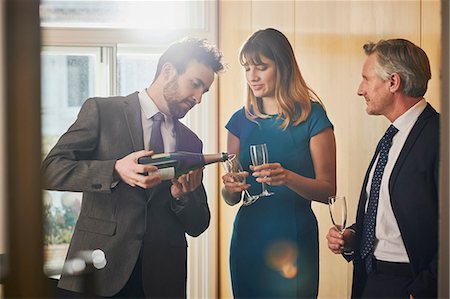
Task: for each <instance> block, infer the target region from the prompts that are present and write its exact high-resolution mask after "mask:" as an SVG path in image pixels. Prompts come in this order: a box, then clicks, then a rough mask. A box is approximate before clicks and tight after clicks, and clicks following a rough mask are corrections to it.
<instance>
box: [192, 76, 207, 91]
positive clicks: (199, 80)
mask: <svg viewBox="0 0 450 299" xmlns="http://www.w3.org/2000/svg"><path fill="white" fill-rule="evenodd" d="M194 80H196V81H197V83H198V84H200V85H201V86H202V87H203V93H207V92H208V91H209V88H207V89H205V87H206V84H205V82H203V80H202V79H200V78H195V79H194Z"/></svg>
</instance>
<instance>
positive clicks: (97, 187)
mask: <svg viewBox="0 0 450 299" xmlns="http://www.w3.org/2000/svg"><path fill="white" fill-rule="evenodd" d="M92 188H93V189H97V190H98V189H101V188H102V184H94V185H92Z"/></svg>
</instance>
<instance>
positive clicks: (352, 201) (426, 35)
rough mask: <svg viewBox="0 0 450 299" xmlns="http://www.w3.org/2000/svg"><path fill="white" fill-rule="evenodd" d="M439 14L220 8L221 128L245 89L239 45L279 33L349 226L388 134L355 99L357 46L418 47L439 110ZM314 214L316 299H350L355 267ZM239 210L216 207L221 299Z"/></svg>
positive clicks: (255, 5) (340, 7)
mask: <svg viewBox="0 0 450 299" xmlns="http://www.w3.org/2000/svg"><path fill="white" fill-rule="evenodd" d="M223 9H224V10H223ZM439 9H440V5H439V1H438V0H422V1H421V0H408V1H403V0H398V1H379V0H372V1H350V0H349V1H308V0H296V1H257V0H254V1H227V0H222V1H220V10H219V12H220V25H219V38H220V46H221V48H222V50H225V51H226V52H225V55H226V58H227V60H228V61H229V62H230V70H229V71H228V73H227V74H225V75H223V76H222V77H221V78H220V79H219V80H220V96H219V100H220V107H221V108H220V124H219V126H220V128H223V127H224V125H225V123H226V121H228V119H229V117H230V116H231V114H232V112H234V111H235V110H236V109H237V108H238V107H241V106H242V105H243V104H244V98H245V81H244V77H243V74H242V70H241V69H240V66H239V64H238V62H237V53H238V51H239V48H240V46H241V44H242V42H243V41H244V40H245V38H246V37H247V36H248V35H249V34H251V33H252V32H253V31H255V30H257V29H260V28H266V27H275V28H277V29H279V30H281V31H283V32H284V33H285V34H286V35H287V36H288V38H289V40H290V41H291V43H292V45H293V46H294V50H295V53H296V57H297V60H298V62H299V64H300V69H301V71H302V74H303V76H304V77H305V80H306V81H307V83H308V84H309V85H310V87H312V88H313V89H314V90H315V91H316V92H317V93H318V95H319V96H320V97H321V99H322V100H323V102H324V104H325V107H326V109H327V113H328V116H329V117H330V119H331V121H332V122H333V124H334V126H335V134H336V140H337V167H338V168H337V175H338V193H340V194H344V195H346V196H347V197H348V205H349V221H348V222H349V223H350V224H351V223H353V222H354V219H355V214H356V205H357V202H358V197H359V192H360V188H361V184H362V179H363V176H364V174H365V171H366V168H367V165H368V163H369V160H370V158H371V157H372V155H373V151H374V149H375V145H376V143H377V142H378V140H379V138H380V137H381V135H382V134H383V132H384V130H385V128H386V126H387V121H386V120H385V118H384V117H375V116H368V115H367V114H366V112H365V108H366V104H365V102H364V100H363V99H362V98H361V97H359V96H358V95H357V94H356V91H357V88H358V85H359V83H360V79H361V68H362V64H363V62H364V59H365V57H366V56H365V54H364V52H363V50H362V45H363V44H364V43H365V42H367V41H374V42H376V41H378V40H380V39H388V38H396V37H399V38H406V39H409V40H411V41H413V42H414V43H416V44H418V45H421V46H422V47H423V48H424V49H425V51H426V52H427V53H428V55H429V57H430V61H431V65H432V73H433V78H432V80H431V81H430V85H429V91H428V93H427V95H426V98H427V100H428V101H430V102H431V103H432V104H433V105H434V106H435V107H436V108H437V109H439V94H440V93H439V88H440V87H439V86H440V81H439V66H440V56H439V55H440V46H439V38H440V27H439V26H440V22H439V21H438V20H439ZM236 68H237V69H239V70H236ZM230 87H233V88H232V90H230ZM220 134H221V135H220V142H221V148H226V131H225V130H224V129H221V131H220ZM313 207H314V211H315V213H316V216H317V218H318V222H319V240H320V287H319V298H346V297H349V296H350V290H351V276H352V265H351V264H348V263H346V262H345V261H344V260H343V259H342V258H340V257H339V256H335V255H334V254H332V253H331V252H330V251H329V250H328V248H327V246H326V238H325V236H326V233H327V231H328V229H329V227H330V226H331V221H330V218H329V213H328V209H327V206H326V205H322V204H316V203H314V204H313ZM236 210H237V209H235V208H230V207H227V206H225V205H223V204H222V205H221V211H220V215H221V229H220V239H221V242H220V250H221V262H220V265H221V271H220V273H221V291H220V294H221V295H222V298H230V297H231V291H230V285H229V277H227V276H226V275H229V270H228V268H227V269H224V267H228V258H229V256H228V254H229V251H228V249H229V238H230V233H231V229H232V222H233V220H234V215H235V212H236Z"/></svg>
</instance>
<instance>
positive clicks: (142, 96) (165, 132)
mask: <svg viewBox="0 0 450 299" xmlns="http://www.w3.org/2000/svg"><path fill="white" fill-rule="evenodd" d="M138 96H139V104H140V105H141V115H142V129H143V130H144V136H143V137H144V148H145V149H146V150H148V149H149V142H150V134H151V131H152V125H153V120H152V117H153V115H155V114H156V113H158V112H161V111H159V109H158V107H157V106H156V105H155V103H154V102H153V100H152V99H151V98H150V97H149V95H148V94H147V91H146V89H144V90H142V91H141V92H139V94H138ZM161 113H162V112H161ZM162 114H163V115H164V121H163V122H162V123H161V135H162V138H163V141H164V152H166V153H170V152H174V151H175V148H176V138H175V128H174V122H173V119H172V117H169V116H167V115H165V114H164V113H162Z"/></svg>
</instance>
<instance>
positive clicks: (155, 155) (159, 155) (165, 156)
mask: <svg viewBox="0 0 450 299" xmlns="http://www.w3.org/2000/svg"><path fill="white" fill-rule="evenodd" d="M161 158H166V159H169V158H170V153H160V154H154V155H153V156H152V159H155V160H156V159H161Z"/></svg>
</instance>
